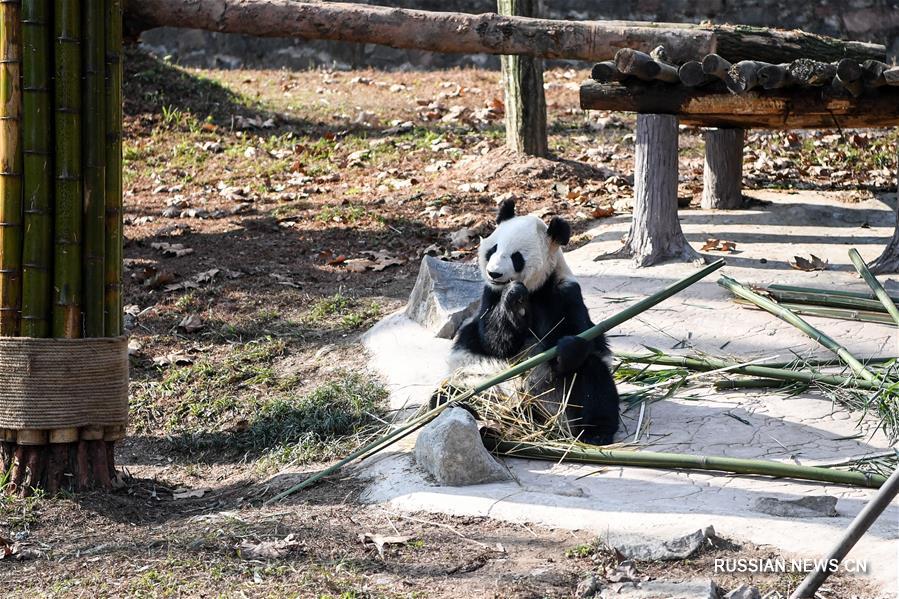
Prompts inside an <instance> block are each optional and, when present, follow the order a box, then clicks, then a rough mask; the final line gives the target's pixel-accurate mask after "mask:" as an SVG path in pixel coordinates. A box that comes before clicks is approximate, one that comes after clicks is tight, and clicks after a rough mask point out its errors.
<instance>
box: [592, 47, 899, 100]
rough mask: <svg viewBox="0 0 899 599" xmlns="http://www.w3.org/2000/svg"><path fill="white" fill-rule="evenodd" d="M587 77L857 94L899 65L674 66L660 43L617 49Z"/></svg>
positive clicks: (715, 62)
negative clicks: (821, 89)
mask: <svg viewBox="0 0 899 599" xmlns="http://www.w3.org/2000/svg"><path fill="white" fill-rule="evenodd" d="M591 76H592V78H593V79H594V80H595V81H598V82H600V83H609V82H612V81H620V82H627V81H628V80H630V81H660V82H662V83H666V84H674V85H683V86H686V87H710V88H714V87H717V88H720V90H721V91H722V92H725V91H730V92H731V93H734V94H744V93H746V92H748V91H750V90H775V89H788V88H809V87H823V86H827V87H829V88H832V89H834V90H838V91H840V92H844V93H847V94H849V95H851V96H853V97H858V96H860V95H862V94H863V93H872V92H875V91H876V90H877V88H880V87H883V86H899V67H895V66H890V65H888V64H886V63H884V62H881V61H879V60H866V61H864V62H861V63H860V62H859V61H858V60H855V59H852V58H844V59H842V60H840V61H839V62H833V63H831V62H821V61H817V60H812V59H810V58H801V59H798V60H794V61H792V62H789V63H781V64H771V63H767V62H762V61H758V60H741V61H739V62H735V63H731V62H729V61H727V60H725V59H724V58H722V57H721V56H719V55H717V54H708V55H706V56H705V57H703V59H702V60H691V61H688V62H685V63H684V64H682V65H675V64H672V63H670V62H669V61H668V60H667V56H666V53H665V50H664V48H663V47H662V46H659V47H658V48H656V49H655V50H654V51H653V52H651V53H649V54H646V53H644V52H640V51H638V50H633V49H630V48H622V49H621V50H619V51H618V52H617V53H616V54H615V59H614V60H607V61H603V62H599V63H596V64H595V65H594V66H593V71H592V75H591Z"/></svg>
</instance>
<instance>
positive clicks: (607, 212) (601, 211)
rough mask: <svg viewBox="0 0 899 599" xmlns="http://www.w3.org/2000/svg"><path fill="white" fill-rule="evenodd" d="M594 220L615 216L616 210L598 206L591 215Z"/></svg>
mask: <svg viewBox="0 0 899 599" xmlns="http://www.w3.org/2000/svg"><path fill="white" fill-rule="evenodd" d="M591 215H592V216H593V218H609V217H610V216H615V209H614V208H612V207H611V206H598V207H596V208H594V209H593V212H592V214H591Z"/></svg>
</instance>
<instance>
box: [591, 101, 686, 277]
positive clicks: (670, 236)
mask: <svg viewBox="0 0 899 599" xmlns="http://www.w3.org/2000/svg"><path fill="white" fill-rule="evenodd" d="M677 128H678V126H677V117H674V116H671V115H667V114H638V115H637V148H636V153H635V157H634V215H633V219H632V220H631V227H630V231H628V234H627V237H626V238H625V242H624V247H622V248H621V249H620V250H618V251H616V252H613V253H611V254H607V255H605V256H599V257H598V258H596V259H597V260H600V259H603V258H621V257H626V256H628V257H633V259H634V263H635V264H636V265H637V266H638V267H639V266H652V265H653V264H658V263H659V262H663V261H665V260H668V259H675V260H682V261H686V262H698V261H702V256H700V255H699V254H698V253H697V252H696V251H695V250H694V249H693V248H691V247H690V244H689V243H687V239H686V238H685V237H684V233H683V231H682V230H681V227H680V221H679V220H678V219H677Z"/></svg>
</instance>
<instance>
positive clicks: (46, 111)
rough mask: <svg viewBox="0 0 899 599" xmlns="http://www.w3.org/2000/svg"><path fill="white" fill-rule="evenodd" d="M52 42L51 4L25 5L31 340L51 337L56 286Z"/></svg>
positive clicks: (43, 0) (26, 274)
mask: <svg viewBox="0 0 899 599" xmlns="http://www.w3.org/2000/svg"><path fill="white" fill-rule="evenodd" d="M51 39H52V32H51V24H50V0H24V1H23V3H22V40H23V46H24V52H23V62H22V82H23V86H22V87H23V99H24V115H23V116H24V123H23V142H24V143H23V145H24V149H25V180H24V196H25V241H24V244H23V248H22V326H21V332H22V335H23V336H25V337H49V336H50V301H51V300H50V294H51V287H52V283H53V281H52V279H51V268H52V261H53V208H52V204H51V202H52V199H53V196H52V195H51V194H52V189H51V187H52V172H51V170H50V169H51V155H52V153H53V148H52V144H53V136H52V126H51V123H50V104H51V87H50V86H51V73H50V65H51V63H52V60H51V59H52V53H53V46H52V45H51Z"/></svg>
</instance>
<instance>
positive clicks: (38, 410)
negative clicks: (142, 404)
mask: <svg viewBox="0 0 899 599" xmlns="http://www.w3.org/2000/svg"><path fill="white" fill-rule="evenodd" d="M127 421H128V338H127V337H110V338H92V339H34V338H30V337H0V428H12V429H52V428H65V427H76V426H116V425H124V424H126V423H127Z"/></svg>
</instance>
